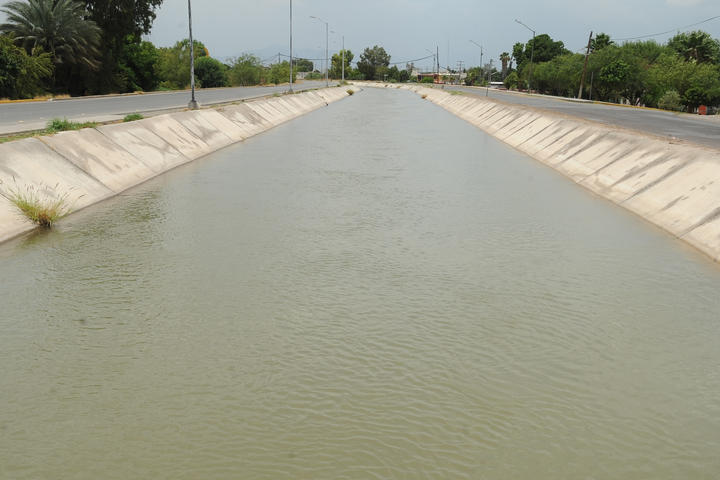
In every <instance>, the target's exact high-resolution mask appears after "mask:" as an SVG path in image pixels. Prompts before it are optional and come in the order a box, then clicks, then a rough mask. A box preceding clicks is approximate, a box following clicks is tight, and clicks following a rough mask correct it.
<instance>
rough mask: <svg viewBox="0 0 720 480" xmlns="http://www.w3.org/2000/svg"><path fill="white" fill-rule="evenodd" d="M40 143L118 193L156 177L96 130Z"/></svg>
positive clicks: (41, 138) (61, 134) (41, 139)
mask: <svg viewBox="0 0 720 480" xmlns="http://www.w3.org/2000/svg"><path fill="white" fill-rule="evenodd" d="M39 140H40V141H41V142H43V143H45V144H46V145H47V146H48V147H50V148H51V149H52V150H54V151H55V152H57V153H58V154H60V155H61V156H63V157H65V158H66V159H67V160H69V161H70V162H72V163H73V164H74V165H75V166H77V167H78V168H80V169H81V170H83V171H85V172H87V173H88V174H90V175H91V176H93V177H94V178H96V179H98V180H99V181H100V182H102V183H103V184H104V185H106V186H107V187H108V188H109V189H111V190H112V191H113V192H115V193H117V192H122V191H123V190H126V189H128V188H130V187H133V186H135V185H137V184H139V183H142V182H144V181H145V180H146V179H148V178H150V177H152V176H154V175H155V173H154V172H153V170H152V169H150V167H148V166H147V165H145V164H144V163H143V162H141V161H140V160H138V159H137V158H136V157H134V156H133V155H131V154H130V153H129V152H128V151H127V150H125V149H123V148H121V147H120V146H119V145H118V144H116V143H115V142H113V141H112V140H110V139H109V138H107V137H106V136H105V135H103V134H102V133H100V132H99V131H97V130H95V129H94V128H86V129H83V130H78V131H74V132H62V133H59V134H57V135H52V136H47V137H40V138H39Z"/></svg>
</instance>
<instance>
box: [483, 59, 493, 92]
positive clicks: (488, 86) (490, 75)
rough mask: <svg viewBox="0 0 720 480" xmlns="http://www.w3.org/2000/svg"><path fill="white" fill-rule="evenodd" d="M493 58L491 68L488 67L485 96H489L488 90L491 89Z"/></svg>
mask: <svg viewBox="0 0 720 480" xmlns="http://www.w3.org/2000/svg"><path fill="white" fill-rule="evenodd" d="M492 62H493V61H492V58H491V59H490V68H489V69H488V81H487V85H485V96H486V97H487V96H488V92H489V91H490V80H492Z"/></svg>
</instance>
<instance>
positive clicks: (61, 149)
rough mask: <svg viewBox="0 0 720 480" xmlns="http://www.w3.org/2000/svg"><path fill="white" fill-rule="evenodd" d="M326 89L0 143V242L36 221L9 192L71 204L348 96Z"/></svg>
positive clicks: (107, 193) (96, 197) (102, 195)
mask: <svg viewBox="0 0 720 480" xmlns="http://www.w3.org/2000/svg"><path fill="white" fill-rule="evenodd" d="M346 90H347V89H346V88H328V89H322V90H316V91H309V92H303V93H299V94H296V95H287V96H282V97H273V98H267V99H262V100H257V101H252V102H246V103H241V104H237V105H231V106H225V107H222V108H218V109H208V110H196V111H186V112H179V113H171V114H167V115H160V116H157V117H153V118H148V119H145V120H140V121H136V122H130V123H120V124H113V125H103V126H99V127H97V128H87V129H83V130H78V131H72V132H63V133H59V134H56V135H53V136H46V137H36V138H28V139H25V140H18V141H15V142H9V143H5V144H2V145H0V242H2V241H5V240H8V239H10V238H13V237H15V236H18V235H20V234H22V233H24V232H27V231H29V230H32V229H33V228H35V226H34V225H33V224H32V223H31V222H30V221H28V220H27V219H26V218H25V217H23V216H22V214H20V212H19V210H18V209H17V207H15V205H13V204H12V203H11V202H10V200H9V199H8V197H9V196H10V192H11V191H20V192H26V191H28V189H30V190H34V191H36V192H39V195H40V197H41V198H43V199H45V200H48V201H54V200H57V199H58V198H59V197H60V196H62V195H66V196H67V202H68V203H69V204H70V205H72V208H73V209H74V210H77V209H80V208H84V207H86V206H88V205H91V204H93V203H97V202H99V201H102V200H104V199H106V198H108V197H111V196H114V195H116V194H118V193H120V192H122V191H124V190H127V189H128V188H131V187H133V186H135V185H138V184H140V183H142V182H145V181H147V180H149V179H150V178H152V177H155V176H157V175H159V174H161V173H163V172H166V171H168V170H170V169H173V168H175V167H177V166H179V165H182V164H184V163H187V162H190V161H192V160H195V159H197V158H199V157H202V156H204V155H207V154H208V153H211V152H213V151H216V150H219V149H221V148H223V147H225V146H228V145H230V144H232V143H235V142H240V141H242V140H245V139H246V138H249V137H252V136H253V135H257V134H258V133H261V132H264V131H266V130H268V129H270V128H272V127H274V126H276V125H279V124H281V123H283V122H286V121H288V120H291V119H293V118H296V117H298V116H300V115H303V114H305V113H308V112H310V111H312V110H315V109H318V108H320V107H324V106H326V105H328V104H329V103H331V102H334V101H337V100H340V99H341V98H344V97H346V96H348V94H347V91H346Z"/></svg>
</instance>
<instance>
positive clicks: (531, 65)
mask: <svg viewBox="0 0 720 480" xmlns="http://www.w3.org/2000/svg"><path fill="white" fill-rule="evenodd" d="M515 22H517V23H519V24H520V25H522V26H523V27H525V28H527V29H528V30H530V31H531V32H532V34H533V38H532V45H531V46H530V74H529V75H528V81H527V86H528V93H530V91H531V89H532V84H531V81H532V69H533V59H534V57H535V30H533V29H532V28H530V27H528V26H527V25H525V24H524V23H523V22H521V21H520V20H518V19H517V18H516V19H515Z"/></svg>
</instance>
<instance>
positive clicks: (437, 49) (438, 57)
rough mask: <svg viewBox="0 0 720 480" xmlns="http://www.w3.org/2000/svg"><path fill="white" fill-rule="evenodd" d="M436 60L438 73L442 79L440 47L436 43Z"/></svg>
mask: <svg viewBox="0 0 720 480" xmlns="http://www.w3.org/2000/svg"><path fill="white" fill-rule="evenodd" d="M435 60H437V75H438V81H440V47H439V46H437V45H435Z"/></svg>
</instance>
